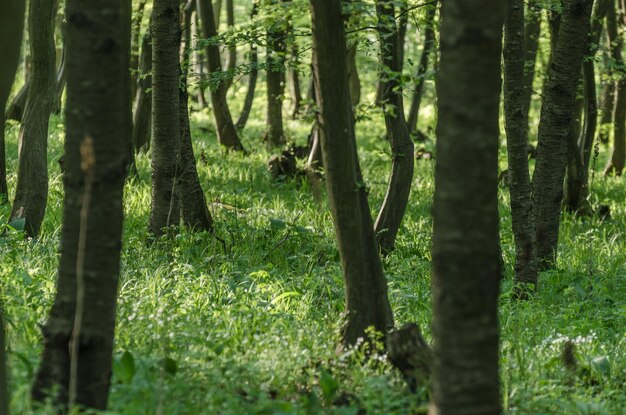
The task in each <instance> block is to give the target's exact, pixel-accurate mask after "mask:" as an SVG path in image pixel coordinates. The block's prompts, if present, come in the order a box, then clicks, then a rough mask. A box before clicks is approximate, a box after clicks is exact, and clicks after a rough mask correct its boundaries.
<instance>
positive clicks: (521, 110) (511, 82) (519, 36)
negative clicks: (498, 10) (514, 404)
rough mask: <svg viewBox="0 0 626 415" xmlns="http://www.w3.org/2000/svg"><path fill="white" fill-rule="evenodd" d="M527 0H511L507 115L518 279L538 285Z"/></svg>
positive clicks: (506, 39)
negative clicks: (530, 165)
mask: <svg viewBox="0 0 626 415" xmlns="http://www.w3.org/2000/svg"><path fill="white" fill-rule="evenodd" d="M524 44H525V42H524V2H523V0H508V11H507V17H506V21H505V25H504V51H503V53H504V115H505V129H506V140H507V154H508V161H509V192H510V195H511V217H512V220H513V236H514V239H515V282H516V283H520V284H530V285H531V286H532V287H533V288H534V287H535V286H536V285H537V250H536V245H535V242H536V241H535V223H534V220H533V214H532V198H531V187H530V175H529V170H528V119H527V118H526V114H527V113H526V111H525V102H524V94H525V89H524V88H525V87H524V76H525V70H524V69H525V65H524V61H525V53H524Z"/></svg>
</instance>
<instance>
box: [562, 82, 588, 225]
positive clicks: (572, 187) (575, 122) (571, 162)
mask: <svg viewBox="0 0 626 415" xmlns="http://www.w3.org/2000/svg"><path fill="white" fill-rule="evenodd" d="M577 90H578V93H577V96H576V101H575V103H574V108H573V109H572V115H573V118H572V122H571V123H570V127H569V133H568V141H567V167H566V169H565V183H564V187H563V207H564V208H565V209H566V210H568V211H570V212H577V211H578V208H579V207H580V206H581V204H582V203H583V201H584V200H585V196H586V195H584V194H583V183H582V179H583V159H582V152H581V148H580V147H579V146H578V139H579V138H580V135H581V123H582V116H583V104H584V98H583V96H582V94H581V93H580V92H581V91H580V88H577ZM581 213H582V212H581Z"/></svg>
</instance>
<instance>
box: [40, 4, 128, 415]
mask: <svg viewBox="0 0 626 415" xmlns="http://www.w3.org/2000/svg"><path fill="white" fill-rule="evenodd" d="M66 16H67V22H68V23H67V75H68V76H67V104H66V114H65V120H66V138H65V173H64V176H63V183H64V189H65V196H64V209H63V228H62V239H61V257H60V262H59V271H58V280H57V284H56V295H55V298H54V304H53V306H52V310H51V311H50V314H49V316H48V320H47V321H46V323H45V325H44V327H43V330H42V331H43V354H42V358H41V363H40V366H39V369H38V371H37V374H36V377H35V382H34V385H33V390H32V395H33V399H34V400H35V401H39V402H43V401H45V400H47V399H48V398H50V399H51V400H52V402H53V403H54V404H55V405H58V406H59V407H66V406H67V405H68V403H69V405H70V406H74V405H76V406H82V407H87V408H94V409H105V408H106V406H107V399H108V391H109V386H110V383H111V381H110V377H111V362H112V351H113V337H114V328H115V314H116V297H117V286H118V278H119V269H120V268H119V267H120V249H121V243H122V241H121V236H122V220H123V208H122V195H123V188H124V182H125V179H126V171H127V169H126V167H127V157H128V151H127V148H128V142H129V141H130V131H131V125H130V120H131V116H130V109H131V103H130V101H131V100H130V74H129V71H128V67H129V64H130V17H131V10H130V2H127V1H123V0H117V1H111V0H94V1H90V2H87V3H86V2H84V1H81V0H66ZM94 97H97V99H94Z"/></svg>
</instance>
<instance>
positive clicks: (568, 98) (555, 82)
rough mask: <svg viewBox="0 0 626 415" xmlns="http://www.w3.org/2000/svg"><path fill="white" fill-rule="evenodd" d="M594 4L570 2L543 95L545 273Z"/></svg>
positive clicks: (536, 204)
mask: <svg viewBox="0 0 626 415" xmlns="http://www.w3.org/2000/svg"><path fill="white" fill-rule="evenodd" d="M591 4H592V1H591V0H568V1H566V2H565V3H564V9H563V15H562V19H561V23H560V28H559V32H558V40H557V41H556V45H555V48H554V50H553V53H552V58H551V64H550V67H549V70H548V81H547V82H546V85H545V87H544V91H543V104H542V108H541V118H540V122H539V134H538V145H537V162H536V167H535V172H534V175H533V182H532V186H533V212H534V214H535V221H536V227H537V229H536V237H537V259H538V261H539V269H540V270H545V269H548V268H551V267H552V266H554V263H555V261H556V255H557V247H558V236H559V223H560V215H561V201H562V199H563V178H564V176H565V166H566V164H567V148H568V140H569V128H570V124H571V122H572V117H573V109H574V103H575V98H576V91H577V86H578V81H579V79H580V73H581V70H580V68H581V65H582V61H583V56H584V54H585V52H586V51H587V50H588V46H587V45H588V43H587V42H588V38H587V36H588V33H589V28H590V16H591Z"/></svg>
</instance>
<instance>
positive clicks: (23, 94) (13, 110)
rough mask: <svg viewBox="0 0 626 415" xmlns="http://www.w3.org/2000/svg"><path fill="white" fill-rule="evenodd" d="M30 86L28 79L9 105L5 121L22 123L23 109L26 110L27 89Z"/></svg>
mask: <svg viewBox="0 0 626 415" xmlns="http://www.w3.org/2000/svg"><path fill="white" fill-rule="evenodd" d="M29 86H30V77H29V78H26V82H24V85H22V87H21V88H20V90H19V91H18V92H17V94H16V95H15V96H14V97H13V100H11V102H10V103H9V106H8V107H7V111H6V113H5V119H6V120H15V121H17V122H22V116H23V115H24V108H26V100H27V99H28V89H29Z"/></svg>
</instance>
